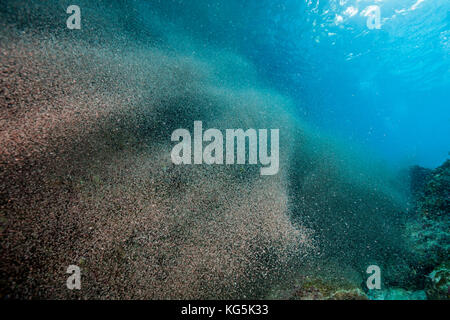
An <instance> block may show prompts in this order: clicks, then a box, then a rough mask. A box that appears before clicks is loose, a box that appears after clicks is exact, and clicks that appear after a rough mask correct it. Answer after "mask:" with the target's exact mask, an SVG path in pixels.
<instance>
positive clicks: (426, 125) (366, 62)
mask: <svg viewBox="0 0 450 320" xmlns="http://www.w3.org/2000/svg"><path fill="white" fill-rule="evenodd" d="M371 5H377V6H379V8H380V16H381V28H380V29H369V28H368V27H367V25H366V21H367V19H368V17H366V16H364V9H366V8H367V7H369V6H371ZM149 6H150V5H149ZM151 7H152V10H154V9H155V2H152V4H151ZM158 10H159V11H160V14H161V13H162V14H163V16H164V17H165V18H166V19H167V20H168V21H171V23H174V24H176V25H178V26H182V27H181V28H182V29H183V31H184V32H187V33H189V34H190V35H192V37H195V38H197V39H201V40H200V41H201V42H202V43H203V44H204V45H205V46H212V45H215V46H217V47H220V48H227V47H228V48H232V50H234V51H238V52H239V53H240V54H242V55H244V56H245V57H246V58H247V59H249V60H250V61H251V62H252V63H254V64H255V65H256V67H257V70H258V73H259V77H260V79H264V81H265V82H267V83H268V84H269V85H270V86H271V87H274V88H276V89H277V90H278V91H280V92H282V93H284V94H286V95H288V96H290V97H291V98H293V99H294V101H295V104H296V105H297V107H298V111H299V117H301V118H302V119H306V120H308V121H310V123H312V124H314V125H315V126H317V127H318V128H319V129H320V130H321V131H325V132H329V133H330V134H332V135H334V136H337V137H339V138H341V139H342V140H344V141H348V142H349V143H350V144H359V145H363V146H366V147H367V148H368V149H370V150H372V151H374V152H376V153H377V154H379V155H380V156H381V157H382V158H384V159H385V160H386V161H387V162H389V163H391V164H394V165H396V164H398V165H410V164H420V165H423V166H428V167H435V166H437V165H439V164H441V163H442V162H443V161H444V160H445V159H446V158H447V156H448V152H449V151H450V112H449V111H450V24H449V22H450V14H449V10H450V2H449V1H447V0H436V1H430V0H425V1H422V0H408V1H400V0H389V1H375V0H367V1H365V0H363V1H354V0H353V1H346V0H340V1H313V0H311V1H301V0H296V1H292V0H287V1H267V0H265V1H264V0H263V1H245V2H242V1H234V0H231V1H215V2H210V1H205V2H203V1H196V4H195V5H193V4H192V2H191V1H175V0H173V1H166V0H164V1H159V7H158Z"/></svg>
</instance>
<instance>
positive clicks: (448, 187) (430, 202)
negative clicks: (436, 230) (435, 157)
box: [418, 160, 450, 219]
mask: <svg viewBox="0 0 450 320" xmlns="http://www.w3.org/2000/svg"><path fill="white" fill-rule="evenodd" d="M418 211H419V213H420V214H421V215H423V216H424V217H427V218H430V219H441V218H445V217H447V219H448V214H449V212H450V160H447V161H446V162H445V163H444V164H443V165H442V166H440V167H439V168H437V169H436V170H434V171H433V172H432V173H431V175H430V177H429V178H428V179H427V182H426V184H425V186H424V189H423V195H422V197H421V198H420V199H419V201H418Z"/></svg>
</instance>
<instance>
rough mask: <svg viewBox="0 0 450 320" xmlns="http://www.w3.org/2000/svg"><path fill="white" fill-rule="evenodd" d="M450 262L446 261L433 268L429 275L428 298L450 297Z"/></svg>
mask: <svg viewBox="0 0 450 320" xmlns="http://www.w3.org/2000/svg"><path fill="white" fill-rule="evenodd" d="M449 266H450V263H449V262H447V263H444V264H442V265H440V266H439V267H437V268H436V269H434V270H433V272H431V273H430V274H429V276H428V281H427V283H426V294H427V296H428V299H432V300H448V299H450V268H449Z"/></svg>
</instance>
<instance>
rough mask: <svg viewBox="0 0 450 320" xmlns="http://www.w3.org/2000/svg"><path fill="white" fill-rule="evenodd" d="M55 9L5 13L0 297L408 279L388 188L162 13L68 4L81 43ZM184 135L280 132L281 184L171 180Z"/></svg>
mask: <svg viewBox="0 0 450 320" xmlns="http://www.w3.org/2000/svg"><path fill="white" fill-rule="evenodd" d="M67 5H68V3H67V1H47V2H43V1H29V2H27V3H26V4H24V3H23V2H21V1H3V2H2V4H1V10H0V18H1V19H0V21H2V22H1V29H2V32H1V37H0V46H1V50H0V65H1V67H0V68H1V69H0V75H1V76H0V85H1V94H0V112H1V122H0V124H1V125H0V129H1V130H0V150H1V152H0V158H1V159H0V163H1V164H0V166H1V171H0V175H1V177H0V178H1V184H0V190H1V203H0V205H1V214H2V218H1V219H2V229H1V234H2V241H1V257H2V259H1V262H0V270H1V281H2V285H1V288H2V295H6V296H9V297H21V298H30V297H40V298H69V297H70V298H71V297H82V298H153V299H154V298H264V297H267V296H268V295H269V294H270V293H271V292H272V290H273V288H278V287H280V286H281V287H283V286H284V287H285V288H287V289H289V288H290V286H291V285H292V284H293V283H295V281H296V280H295V279H296V278H298V277H302V276H305V275H307V274H313V275H314V274H319V273H320V272H319V271H318V270H325V271H324V272H330V271H329V270H332V272H333V275H332V276H333V277H338V278H339V277H340V276H342V277H346V279H347V281H349V282H353V283H358V282H360V281H363V280H362V279H363V276H364V273H365V270H366V267H367V265H369V264H371V263H378V264H380V265H384V264H385V263H387V261H388V260H389V261H391V262H392V261H401V262H402V263H406V264H407V263H408V261H405V260H406V258H405V257H406V256H407V252H406V249H404V246H403V245H404V243H403V240H402V234H401V230H400V226H401V225H400V219H398V218H397V217H399V216H401V212H402V210H404V201H403V195H402V194H401V192H400V191H399V190H400V188H398V185H396V184H393V183H392V184H391V183H389V181H391V179H392V180H393V177H392V176H391V175H390V174H389V173H388V172H387V171H385V170H384V169H382V168H379V167H377V166H376V165H375V164H371V161H369V160H368V159H363V157H362V155H361V154H358V153H350V152H349V151H347V150H345V148H344V147H342V146H340V145H339V143H337V142H335V141H333V140H332V139H330V138H328V137H326V136H324V135H321V134H320V133H318V132H315V131H314V130H312V129H311V128H309V127H308V125H307V124H306V123H304V122H303V121H302V120H299V118H298V117H297V116H295V115H294V114H295V107H294V103H293V102H292V101H291V100H290V99H289V98H288V97H285V96H283V95H280V94H279V93H277V92H276V91H275V90H271V89H270V88H268V87H267V86H265V85H264V84H262V83H261V81H259V79H258V76H257V74H258V73H257V71H256V70H255V68H254V67H253V66H252V64H251V63H250V62H249V61H247V60H246V59H245V58H244V57H242V56H241V55H239V54H238V53H236V52H233V50H231V49H230V48H220V46H219V45H218V44H217V45H215V46H206V47H205V46H204V45H203V44H202V39H201V37H199V38H197V39H196V38H192V37H191V36H190V35H189V33H185V32H184V31H183V30H182V28H180V27H179V25H177V24H176V23H174V22H173V21H169V20H165V19H166V16H165V15H164V14H163V13H164V10H169V9H168V8H169V7H164V4H163V2H160V3H159V7H158V9H154V7H152V6H151V5H150V4H149V3H147V2H145V1H130V2H128V1H119V2H117V3H114V4H111V3H110V2H109V1H96V2H95V4H93V3H92V2H89V1H79V2H78V5H79V6H80V7H81V8H82V14H83V25H82V29H81V30H76V31H75V30H68V29H67V28H65V19H66V18H67V14H66V13H65V8H66V6H67ZM168 5H169V4H168ZM145 10H148V11H145ZM144 16H148V17H151V19H149V20H151V21H145V20H144V19H143V17H144ZM196 120H201V121H203V123H204V124H205V126H207V127H209V128H219V129H226V128H244V129H246V128H279V129H280V171H279V173H278V174H277V175H275V176H261V175H260V174H259V168H257V167H254V166H245V165H239V166H206V165H196V166H175V165H173V164H172V163H171V161H170V151H171V148H172V146H173V143H172V142H171V141H170V135H171V133H172V132H173V130H175V129H177V128H191V127H192V125H193V123H194V121H196ZM363 160H364V161H363ZM361 163H365V164H364V165H363V164H361ZM70 264H76V265H79V266H80V267H81V268H82V270H83V271H82V272H83V289H82V290H81V291H79V292H69V291H68V290H67V289H66V288H65V279H66V276H67V275H66V274H65V270H66V268H67V266H68V265H70ZM324 276H326V274H325V275H324Z"/></svg>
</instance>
